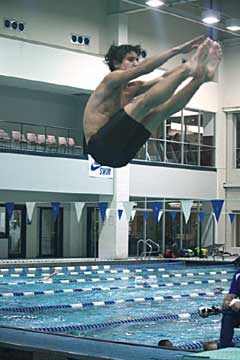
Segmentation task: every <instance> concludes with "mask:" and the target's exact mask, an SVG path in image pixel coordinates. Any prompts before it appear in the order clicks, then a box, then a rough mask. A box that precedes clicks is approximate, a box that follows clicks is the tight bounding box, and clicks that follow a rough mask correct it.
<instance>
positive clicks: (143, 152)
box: [135, 109, 240, 167]
mask: <svg viewBox="0 0 240 360" xmlns="http://www.w3.org/2000/svg"><path fill="white" fill-rule="evenodd" d="M239 119H240V117H239ZM238 132H239V145H238V152H239V156H238V158H239V167H240V121H239V130H238ZM135 159H141V160H146V161H159V162H165V163H173V164H182V165H184V164H186V165H192V166H208V167H214V166H215V114H213V113H209V112H204V111H198V110H190V109H184V110H182V111H180V112H178V113H176V114H174V115H173V116H171V117H170V118H168V119H166V120H165V121H162V122H160V124H159V127H158V128H157V129H156V131H155V132H154V133H153V134H152V138H150V139H149V140H148V141H147V143H146V144H145V145H144V146H143V147H142V148H141V149H140V151H139V152H138V153H137V155H136V156H135Z"/></svg>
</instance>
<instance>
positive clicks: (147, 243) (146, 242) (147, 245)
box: [137, 239, 160, 257]
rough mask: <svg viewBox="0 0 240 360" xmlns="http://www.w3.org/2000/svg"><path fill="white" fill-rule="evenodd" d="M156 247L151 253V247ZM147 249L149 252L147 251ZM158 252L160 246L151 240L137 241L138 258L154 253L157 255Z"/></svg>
mask: <svg viewBox="0 0 240 360" xmlns="http://www.w3.org/2000/svg"><path fill="white" fill-rule="evenodd" d="M140 244H143V251H142V252H141V254H140ZM152 245H153V246H156V248H157V249H156V250H154V251H153V246H152ZM147 248H148V250H149V251H147ZM159 252H160V245H159V244H158V243H156V242H155V241H153V240H152V239H146V240H143V239H139V240H138V241H137V256H138V257H146V256H149V257H150V256H151V254H153V253H154V254H155V253H157V254H158V253H159Z"/></svg>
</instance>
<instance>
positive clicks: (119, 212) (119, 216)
mask: <svg viewBox="0 0 240 360" xmlns="http://www.w3.org/2000/svg"><path fill="white" fill-rule="evenodd" d="M122 214H123V209H118V218H119V220H120V219H121V217H122Z"/></svg>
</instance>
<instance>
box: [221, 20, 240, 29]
mask: <svg viewBox="0 0 240 360" xmlns="http://www.w3.org/2000/svg"><path fill="white" fill-rule="evenodd" d="M225 24H226V28H227V29H228V30H230V31H239V30H240V19H227V20H226V23H225Z"/></svg>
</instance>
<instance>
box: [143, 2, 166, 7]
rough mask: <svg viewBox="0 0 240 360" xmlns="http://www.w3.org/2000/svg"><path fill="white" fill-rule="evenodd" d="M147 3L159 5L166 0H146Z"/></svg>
mask: <svg viewBox="0 0 240 360" xmlns="http://www.w3.org/2000/svg"><path fill="white" fill-rule="evenodd" d="M145 4H146V5H148V6H151V7H159V6H162V5H164V2H163V1H161V0H148V1H146V2H145Z"/></svg>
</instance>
